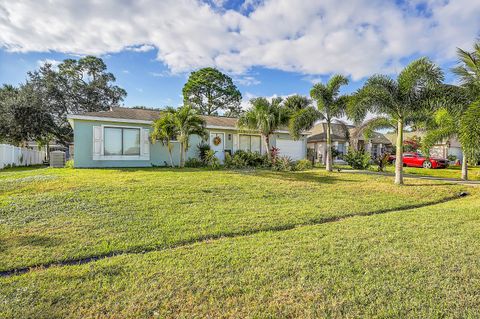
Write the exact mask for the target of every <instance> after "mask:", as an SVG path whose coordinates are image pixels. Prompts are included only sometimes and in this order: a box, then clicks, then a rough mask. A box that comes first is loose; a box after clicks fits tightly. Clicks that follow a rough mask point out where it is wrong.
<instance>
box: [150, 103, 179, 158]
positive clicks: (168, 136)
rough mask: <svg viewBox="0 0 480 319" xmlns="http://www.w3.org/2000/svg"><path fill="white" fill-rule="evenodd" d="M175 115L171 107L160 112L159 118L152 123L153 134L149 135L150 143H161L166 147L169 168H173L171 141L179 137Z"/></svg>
mask: <svg viewBox="0 0 480 319" xmlns="http://www.w3.org/2000/svg"><path fill="white" fill-rule="evenodd" d="M175 115H176V110H175V109H174V108H171V107H169V108H167V109H166V110H165V112H162V114H161V116H160V118H159V119H157V120H155V121H154V122H153V133H152V135H151V139H152V142H154V141H161V142H162V144H163V145H164V146H166V147H167V150H168V156H169V158H170V166H171V167H175V165H174V164H173V156H172V151H173V146H174V145H173V143H172V141H173V140H175V139H176V138H177V136H178V135H179V129H178V127H177V126H176V119H175Z"/></svg>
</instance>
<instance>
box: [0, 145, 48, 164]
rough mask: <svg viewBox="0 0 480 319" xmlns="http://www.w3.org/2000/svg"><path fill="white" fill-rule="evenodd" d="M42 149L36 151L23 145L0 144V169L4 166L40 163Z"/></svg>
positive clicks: (42, 153)
mask: <svg viewBox="0 0 480 319" xmlns="http://www.w3.org/2000/svg"><path fill="white" fill-rule="evenodd" d="M45 156H46V154H45V152H44V151H36V150H32V149H29V148H25V147H17V146H13V145H8V144H0V169H2V168H4V167H5V166H29V165H37V164H42V163H43V161H44V160H45Z"/></svg>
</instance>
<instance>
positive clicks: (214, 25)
mask: <svg viewBox="0 0 480 319" xmlns="http://www.w3.org/2000/svg"><path fill="white" fill-rule="evenodd" d="M209 3H210V4H207V3H201V2H199V1H196V0H163V1H155V0H144V1H123V2H118V1H114V0H104V1H95V0H85V1H76V0H64V1H59V2H55V3H53V2H51V1H48V0H19V1H3V2H0V46H1V47H4V48H6V49H7V50H10V51H16V52H30V51H40V52H47V51H58V52H66V53H73V54H80V55H84V54H96V55H102V54H106V53H114V52H119V51H122V50H132V51H139V52H146V51H150V50H153V49H154V48H156V49H157V50H158V51H157V59H158V60H159V61H162V62H163V63H165V64H166V65H167V66H168V68H169V69H170V71H171V72H173V73H178V72H188V71H190V70H192V69H197V68H200V67H205V66H215V67H218V68H220V69H222V70H224V71H229V72H233V73H238V74H243V73H245V72H246V71H248V70H249V69H250V68H251V67H253V66H262V67H266V68H273V69H280V70H286V71H295V72H301V73H305V74H309V75H320V74H322V75H323V74H329V73H332V72H338V73H342V74H346V75H350V76H352V77H353V79H359V78H361V77H364V76H368V75H370V74H372V73H376V72H394V71H395V70H397V69H398V68H400V67H401V65H402V61H403V58H405V57H408V56H411V55H429V56H431V57H432V58H434V59H436V60H437V61H439V62H443V61H445V60H450V59H453V58H454V57H455V47H463V48H469V47H471V45H472V43H473V41H474V39H475V38H476V37H477V36H479V31H480V19H479V18H478V17H479V16H480V1H470V0H455V1H444V0H426V1H422V0H410V1H407V2H406V4H404V5H402V6H398V5H395V3H394V2H393V1H383V0H357V1H343V2H339V1H336V0H324V1H318V0H304V1H291V0H267V1H256V0H247V1H245V3H244V5H243V8H241V9H240V11H242V10H245V9H246V8H249V9H250V11H249V13H248V15H243V14H242V13H241V12H237V11H232V10H217V9H218V8H216V6H219V5H222V4H223V3H224V2H223V1H221V0H218V1H217V0H215V1H213V2H212V1H210V2H209ZM212 3H214V4H212ZM419 4H422V7H423V8H424V10H422V12H418V10H417V9H416V7H417V6H418V5H419ZM242 12H243V11H242Z"/></svg>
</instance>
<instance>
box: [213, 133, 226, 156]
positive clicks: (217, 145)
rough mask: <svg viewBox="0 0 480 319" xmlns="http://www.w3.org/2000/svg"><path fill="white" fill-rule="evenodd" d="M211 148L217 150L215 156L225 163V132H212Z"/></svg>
mask: <svg viewBox="0 0 480 319" xmlns="http://www.w3.org/2000/svg"><path fill="white" fill-rule="evenodd" d="M210 148H211V149H212V150H213V151H214V152H215V156H216V157H217V158H218V159H219V160H220V162H222V163H223V160H224V159H225V134H224V133H210Z"/></svg>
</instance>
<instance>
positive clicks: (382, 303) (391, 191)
mask: <svg viewBox="0 0 480 319" xmlns="http://www.w3.org/2000/svg"><path fill="white" fill-rule="evenodd" d="M408 184H409V185H408V186H405V187H396V186H393V185H392V178H391V177H383V176H367V175H354V174H348V173H331V174H327V173H325V172H323V171H319V170H314V171H310V172H296V173H272V172H269V171H250V172H228V171H208V170H183V171H176V170H168V169H144V170H142V169H137V170H134V169H125V170H68V169H58V170H54V169H39V170H35V171H20V172H8V173H5V174H4V173H0V219H2V222H1V226H0V227H1V228H0V248H1V249H0V264H1V267H2V270H5V269H11V268H13V267H25V266H30V265H33V264H38V263H47V262H51V261H60V260H65V259H69V258H72V257H78V256H91V255H95V254H103V253H105V252H109V251H117V250H120V251H121V250H128V249H132V248H135V249H137V250H138V251H140V250H141V249H146V250H148V248H149V247H152V246H154V247H157V248H168V247H169V246H174V245H175V243H181V242H186V241H194V240H199V239H205V238H208V236H212V235H219V236H221V235H225V234H226V235H232V234H236V235H239V236H237V237H234V238H220V239H216V240H204V241H200V242H198V243H193V244H186V245H184V246H181V247H176V248H171V249H164V250H159V251H151V252H147V253H144V254H141V253H140V254H124V255H120V256H115V257H110V258H106V259H102V260H99V261H95V262H91V263H88V264H84V265H78V266H54V267H51V268H48V269H43V270H42V269H38V270H34V271H31V272H29V273H27V274H23V275H19V276H12V277H4V278H0V317H2V318H3V317H5V318H27V317H36V318H54V317H70V318H86V317H98V318H113V317H125V318H126V317H131V318H134V317H159V318H163V317H186V318H189V317H208V316H209V317H262V318H263V317H406V316H409V317H459V318H460V317H468V316H470V317H477V316H478V315H479V313H478V310H477V309H479V308H480V296H479V295H478V294H477V291H478V290H479V289H480V262H479V260H480V250H479V249H478V247H479V244H480V214H479V212H478V206H479V205H480V189H477V188H474V187H468V186H461V185H448V184H441V183H436V182H430V181H428V182H426V181H414V180H408ZM460 190H467V191H469V192H470V193H471V196H469V197H467V198H462V199H457V200H454V201H450V202H447V203H442V204H438V205H433V206H429V207H423V208H417V209H412V210H406V211H401V212H390V213H388V214H381V215H374V216H368V217H353V218H348V219H344V220H340V221H336V222H330V223H324V224H318V225H308V224H309V223H310V224H312V223H317V222H321V221H322V220H326V219H327V218H331V217H341V216H346V215H351V214H362V213H366V212H372V211H382V210H400V209H403V208H405V207H408V206H409V205H412V204H420V203H432V202H434V201H439V200H442V199H444V198H446V197H448V196H450V195H451V194H453V193H457V192H459V191H460ZM289 225H305V226H297V227H294V228H292V229H289V230H284V231H274V230H271V231H268V230H269V229H281V228H282V227H283V228H285V226H289ZM259 230H266V231H262V232H255V231H259ZM240 235H241V236H240ZM213 237H214V236H213Z"/></svg>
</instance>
